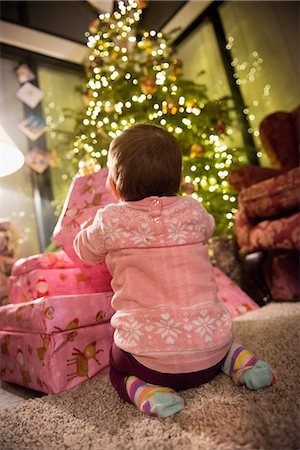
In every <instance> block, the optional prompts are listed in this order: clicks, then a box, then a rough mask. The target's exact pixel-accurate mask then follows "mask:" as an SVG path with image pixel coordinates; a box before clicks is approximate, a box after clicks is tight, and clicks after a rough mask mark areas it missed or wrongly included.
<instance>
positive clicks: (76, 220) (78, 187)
mask: <svg viewBox="0 0 300 450" xmlns="http://www.w3.org/2000/svg"><path fill="white" fill-rule="evenodd" d="M107 173H108V172H107V169H102V170H99V172H97V173H93V174H89V175H86V176H84V177H79V178H74V180H73V182H72V185H71V187H70V190H69V195H68V197H67V199H66V201H65V204H64V208H63V211H62V213H61V215H60V218H59V220H58V222H57V225H56V227H55V229H54V233H53V240H54V241H55V243H56V244H57V245H59V246H60V247H61V248H62V249H63V250H64V252H65V253H66V254H67V255H68V256H69V258H70V259H71V260H72V261H73V262H74V263H75V265H76V267H78V268H79V269H81V271H82V272H83V273H84V274H85V275H86V276H88V277H90V279H91V283H92V285H93V286H94V288H95V289H96V291H101V290H103V276H104V274H105V273H106V274H107V279H108V278H109V281H110V280H111V277H110V275H109V273H108V271H107V269H106V266H105V264H104V263H99V264H94V265H92V264H88V263H86V262H84V261H81V259H79V258H78V256H77V255H76V253H75V251H74V248H73V241H74V238H75V236H76V234H77V233H78V231H79V230H80V225H81V224H82V223H84V222H85V221H86V220H88V219H90V218H91V217H94V216H95V214H96V212H97V211H98V209H100V208H103V207H104V206H106V205H107V204H109V203H115V202H116V200H115V199H114V197H113V195H112V194H111V192H110V191H108V189H107V188H106V179H107Z"/></svg>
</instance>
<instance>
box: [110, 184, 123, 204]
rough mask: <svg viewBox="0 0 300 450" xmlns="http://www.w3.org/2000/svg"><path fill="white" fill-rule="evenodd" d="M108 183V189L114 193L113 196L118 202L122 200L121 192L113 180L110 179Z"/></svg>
mask: <svg viewBox="0 0 300 450" xmlns="http://www.w3.org/2000/svg"><path fill="white" fill-rule="evenodd" d="M107 181H108V188H109V189H110V190H111V192H112V194H113V196H114V197H115V199H116V200H118V201H119V200H122V199H121V196H120V194H119V191H118V189H117V188H116V185H115V183H114V182H113V181H112V180H111V179H108V180H107Z"/></svg>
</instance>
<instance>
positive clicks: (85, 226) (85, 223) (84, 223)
mask: <svg viewBox="0 0 300 450" xmlns="http://www.w3.org/2000/svg"><path fill="white" fill-rule="evenodd" d="M93 221H94V217H90V218H89V219H88V220H86V221H85V222H82V224H81V225H80V229H81V230H83V229H84V228H87V227H89V226H90V225H92V223H93Z"/></svg>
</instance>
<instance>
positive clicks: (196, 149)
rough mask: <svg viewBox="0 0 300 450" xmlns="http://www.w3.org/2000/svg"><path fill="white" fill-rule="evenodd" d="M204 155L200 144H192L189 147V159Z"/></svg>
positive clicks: (203, 149)
mask: <svg viewBox="0 0 300 450" xmlns="http://www.w3.org/2000/svg"><path fill="white" fill-rule="evenodd" d="M204 153H205V148H204V147H203V145H201V144H193V145H192V146H191V153H190V156H191V158H195V157H199V156H202V155H203V154H204Z"/></svg>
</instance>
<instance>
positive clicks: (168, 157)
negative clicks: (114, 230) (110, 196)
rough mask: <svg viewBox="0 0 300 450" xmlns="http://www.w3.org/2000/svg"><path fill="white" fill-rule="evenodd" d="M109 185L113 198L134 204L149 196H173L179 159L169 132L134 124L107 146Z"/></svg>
mask: <svg viewBox="0 0 300 450" xmlns="http://www.w3.org/2000/svg"><path fill="white" fill-rule="evenodd" d="M108 167H109V176H108V183H109V186H110V187H111V189H112V191H113V192H114V194H115V196H116V197H117V198H119V199H122V200H125V201H137V200H142V199H143V198H146V197H151V196H158V197H162V196H170V195H176V194H177V193H178V191H179V188H180V183H181V171H182V159H181V152H180V150H179V147H178V143H177V140H176V139H175V137H174V136H173V135H172V134H171V133H169V132H168V131H166V130H164V129H162V128H160V127H157V126H154V125H147V124H137V125H133V126H132V127H130V128H128V129H127V130H125V131H123V133H122V134H120V135H119V136H118V137H116V138H115V139H114V140H113V141H112V142H111V144H110V148H109V153H108Z"/></svg>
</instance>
